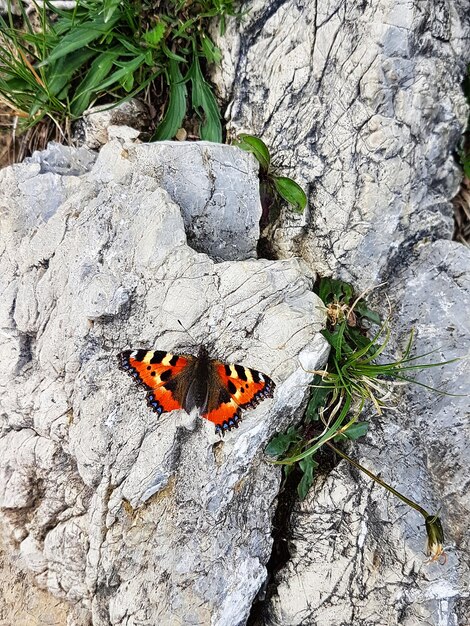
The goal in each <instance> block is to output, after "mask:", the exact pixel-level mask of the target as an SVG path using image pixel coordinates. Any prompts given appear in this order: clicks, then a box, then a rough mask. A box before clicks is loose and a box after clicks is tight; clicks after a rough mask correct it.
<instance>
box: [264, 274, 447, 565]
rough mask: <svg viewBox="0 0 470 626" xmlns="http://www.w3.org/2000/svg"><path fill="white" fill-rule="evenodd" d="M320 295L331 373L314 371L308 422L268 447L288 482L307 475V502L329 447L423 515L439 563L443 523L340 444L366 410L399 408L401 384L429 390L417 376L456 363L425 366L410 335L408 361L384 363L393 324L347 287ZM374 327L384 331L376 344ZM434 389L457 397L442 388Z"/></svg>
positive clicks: (358, 427)
mask: <svg viewBox="0 0 470 626" xmlns="http://www.w3.org/2000/svg"><path fill="white" fill-rule="evenodd" d="M318 295H319V297H320V298H321V300H322V301H323V303H324V304H325V306H326V311H327V327H326V328H325V329H324V330H323V331H322V334H323V336H324V337H325V338H326V339H327V341H328V343H329V344H330V347H331V349H330V355H329V358H328V363H327V365H326V367H325V369H324V370H317V371H314V372H312V374H313V375H314V377H313V381H312V387H311V389H312V390H311V394H310V399H309V402H308V405H307V409H306V412H305V415H304V418H303V420H302V423H301V424H300V425H299V426H295V427H294V426H291V427H290V428H289V429H288V430H287V432H285V433H281V434H278V435H277V436H275V437H274V438H273V439H272V440H271V442H270V443H269V444H268V446H267V448H266V454H267V455H269V456H271V457H278V458H277V460H275V461H273V463H275V464H278V465H283V466H284V471H285V474H286V476H287V475H288V474H289V473H290V472H291V471H292V470H293V469H294V468H298V469H299V470H300V473H301V476H302V477H301V479H300V481H299V483H298V486H297V492H298V496H299V498H300V499H304V498H305V497H306V495H307V493H308V491H309V489H310V487H311V486H312V484H313V481H314V476H315V470H316V469H317V468H318V466H319V462H318V460H317V459H316V458H315V457H316V456H317V455H318V453H319V452H320V450H322V448H324V446H328V447H329V448H330V449H331V450H333V451H334V452H335V453H336V454H338V455H339V456H341V457H342V458H344V459H346V460H348V461H349V462H350V463H351V464H352V465H353V466H354V467H356V468H357V469H359V470H361V471H362V472H364V473H365V474H367V475H368V476H369V477H370V478H372V479H373V480H375V481H376V482H377V483H379V484H380V485H381V486H382V487H384V488H386V489H387V490H389V491H390V492H391V493H393V494H394V495H395V496H397V497H398V498H400V499H401V500H402V501H403V502H405V503H406V504H408V505H409V506H411V507H412V508H414V509H415V510H417V511H418V512H419V513H421V514H422V515H423V517H424V520H425V525H426V531H427V534H428V554H429V556H430V557H431V560H439V559H441V557H443V555H444V552H443V541H444V539H443V532H442V525H441V522H440V520H439V518H438V517H437V516H435V515H431V514H429V513H428V512H427V511H425V510H424V509H423V508H422V507H421V506H420V505H419V504H416V503H415V502H413V501H412V500H410V499H409V498H407V497H405V496H404V495H403V494H401V493H399V492H398V491H396V490H395V489H394V488H393V487H391V486H390V485H388V484H387V483H385V482H384V481H383V480H381V479H380V478H378V477H377V476H375V475H374V474H373V473H372V472H370V471H369V470H367V469H366V468H364V467H363V466H361V465H359V464H358V463H357V462H356V461H354V460H353V459H352V458H351V457H350V456H349V455H347V454H346V453H345V452H344V451H343V450H342V449H340V448H339V447H337V445H335V444H336V443H338V444H341V442H343V443H344V442H347V441H354V440H356V439H359V438H360V437H362V436H363V435H365V434H366V433H367V430H368V428H369V423H368V422H367V421H359V420H360V417H361V416H362V415H363V412H364V409H365V408H366V406H367V405H368V406H369V407H370V406H372V407H373V408H374V409H375V412H376V413H377V414H382V413H383V412H384V411H385V410H388V409H392V408H394V405H393V402H394V400H395V394H394V390H395V388H396V386H397V385H403V384H408V383H414V384H418V385H422V386H424V387H427V385H423V383H421V382H419V381H417V380H415V379H414V378H412V373H413V372H414V371H415V370H418V371H420V370H423V369H426V368H430V367H437V366H440V365H445V364H448V363H452V362H454V361H456V360H457V359H453V360H451V361H445V362H443V363H431V364H425V363H421V362H419V361H420V359H422V358H423V357H425V356H427V354H423V355H419V356H411V349H412V343H413V333H411V335H410V338H409V340H408V343H407V346H406V348H405V351H404V354H403V356H402V357H401V358H400V359H397V360H391V361H388V360H385V359H384V357H383V355H384V352H385V350H386V348H387V346H388V343H389V340H390V335H391V329H390V322H389V320H388V319H387V320H385V321H382V320H381V319H380V317H379V316H378V315H377V314H376V313H375V312H374V311H372V310H371V309H369V307H368V305H367V303H366V301H365V300H364V299H363V298H362V297H361V296H359V297H358V298H355V296H354V291H353V288H352V286H351V285H349V284H348V283H345V282H342V281H338V280H333V279H328V278H326V279H322V280H321V281H320V283H319V286H318ZM374 326H375V327H376V329H377V330H376V331H375V332H374V333H373V334H372V338H369V336H370V334H371V332H370V330H371V328H372V327H374ZM427 388H428V389H432V388H430V387H427ZM433 391H436V392H437V393H445V394H446V395H452V394H447V393H446V392H443V391H441V390H436V389H434V390H433Z"/></svg>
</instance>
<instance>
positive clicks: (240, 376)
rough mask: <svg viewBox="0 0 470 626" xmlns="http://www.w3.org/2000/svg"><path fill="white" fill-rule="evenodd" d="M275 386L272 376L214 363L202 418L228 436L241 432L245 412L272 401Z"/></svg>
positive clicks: (217, 430) (242, 367) (243, 367)
mask: <svg viewBox="0 0 470 626" xmlns="http://www.w3.org/2000/svg"><path fill="white" fill-rule="evenodd" d="M275 386H276V385H275V384H274V382H273V381H272V380H271V379H270V378H269V376H266V374H262V373H261V372H258V371H257V370H253V369H250V368H249V367H245V366H244V365H232V364H226V363H222V362H220V361H215V360H213V361H211V371H210V380H209V384H208V397H207V403H206V406H205V407H204V408H203V410H202V417H204V418H205V419H207V420H209V421H210V422H213V423H214V424H215V432H216V433H222V434H224V432H225V431H227V430H231V429H232V428H238V424H239V422H240V420H241V411H242V410H243V409H252V408H254V407H255V406H257V405H258V404H259V403H260V402H261V401H262V400H264V399H265V398H272V396H273V393H274V388H275Z"/></svg>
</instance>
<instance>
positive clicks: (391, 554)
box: [263, 241, 470, 626]
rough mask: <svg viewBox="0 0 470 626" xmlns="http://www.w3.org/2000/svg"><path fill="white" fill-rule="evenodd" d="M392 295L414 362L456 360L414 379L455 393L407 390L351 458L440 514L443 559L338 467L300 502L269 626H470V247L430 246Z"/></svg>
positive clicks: (392, 502) (373, 490) (413, 517)
mask: <svg viewBox="0 0 470 626" xmlns="http://www.w3.org/2000/svg"><path fill="white" fill-rule="evenodd" d="M430 284H432V285H433V292H431V291H430V288H429V285H430ZM392 288H393V292H394V293H395V294H396V295H397V297H398V299H399V301H400V302H401V304H400V309H399V310H398V311H397V317H398V319H399V320H400V323H401V324H402V325H403V329H404V330H405V329H409V328H410V327H414V328H415V329H416V333H417V339H416V348H415V352H416V354H425V353H428V352H430V351H433V350H435V352H433V353H432V354H428V355H427V356H426V357H423V358H421V359H419V361H417V362H424V363H426V362H427V363H431V362H436V361H442V360H445V359H448V358H451V357H456V356H459V357H463V358H462V359H461V360H459V361H457V362H456V363H454V364H451V365H447V366H442V367H438V368H431V369H428V370H425V371H424V372H421V373H420V374H419V376H418V378H417V380H419V381H420V382H421V383H424V384H426V385H428V386H430V387H433V388H435V389H442V390H443V391H447V392H448V393H452V394H460V395H456V396H448V395H438V394H436V392H432V391H430V390H427V389H425V388H422V387H414V388H413V389H409V390H407V392H406V396H405V398H404V399H403V401H402V403H401V404H400V406H401V407H402V408H401V410H400V411H399V412H393V413H388V414H386V416H384V417H382V419H380V420H378V419H377V417H375V418H374V420H373V421H372V425H371V428H372V430H371V432H370V433H369V435H368V437H367V441H366V443H365V444H362V445H361V446H359V447H358V446H355V447H354V452H352V455H353V456H354V457H355V458H358V449H359V455H360V456H359V458H358V460H359V461H360V462H361V463H362V464H363V465H365V466H366V467H367V468H368V469H370V470H372V471H373V472H374V473H376V474H380V476H381V478H383V479H384V480H386V481H387V482H389V483H391V484H392V485H393V486H394V487H395V488H397V489H398V490H399V491H401V492H402V493H403V494H404V495H407V496H409V497H410V498H412V499H413V500H415V501H417V502H418V503H420V504H421V505H422V506H423V507H424V508H425V509H426V510H427V511H428V512H430V513H436V512H437V511H440V513H439V514H440V516H441V518H442V521H443V525H444V530H445V535H446V550H447V562H446V564H445V565H444V566H442V565H439V564H437V563H433V564H429V562H427V560H426V558H425V556H424V547H425V545H424V539H425V531H424V525H423V518H422V516H421V515H419V514H418V513H416V512H414V511H412V510H411V509H409V508H408V507H407V506H406V505H404V504H402V503H401V502H399V501H398V500H396V499H395V498H394V497H393V496H391V495H390V494H388V493H387V492H385V491H384V490H383V489H381V488H380V487H378V486H376V485H374V484H373V483H372V482H371V481H369V480H368V479H367V478H365V477H364V476H363V475H361V474H360V473H359V472H357V471H355V472H352V473H351V472H350V471H349V470H348V468H347V467H345V462H342V463H341V464H340V466H339V467H338V468H337V469H336V470H335V471H333V472H332V473H331V474H330V475H329V476H328V477H327V478H324V479H322V480H319V481H317V483H316V485H315V488H314V489H313V490H312V491H311V492H310V493H309V495H308V498H307V500H306V501H305V502H303V503H300V504H297V505H296V507H295V510H294V512H293V515H292V518H291V522H290V534H289V540H290V555H291V557H290V559H289V561H288V562H287V564H286V566H285V567H284V568H283V569H282V570H281V571H280V572H279V573H278V575H277V578H276V581H275V582H276V586H275V590H274V592H273V594H272V596H271V597H270V599H269V601H268V602H267V603H266V607H265V612H264V617H265V620H264V622H263V623H265V624H270V625H271V624H272V625H273V626H274V625H275V626H284V625H285V624H289V625H290V626H295V625H300V624H316V623H321V624H322V625H324V626H333V625H336V624H339V623H345V624H348V625H349V624H366V623H367V624H380V625H382V624H388V625H390V626H392V625H393V626H395V625H396V626H402V625H405V626H418V624H423V623H426V624H435V625H436V626H437V625H439V626H442V625H446V626H454V625H458V626H464V625H465V624H466V623H467V617H468V615H469V609H470V604H469V596H468V581H469V580H470V565H469V563H470V559H469V556H470V549H469V548H470V546H469V540H468V538H469V530H470V528H469V522H468V520H469V514H470V498H469V496H468V490H467V489H466V488H465V484H466V481H467V474H468V467H469V464H470V454H469V450H468V445H467V442H468V439H469V436H470V421H469V416H470V415H469V410H468V397H469V395H470V381H469V377H468V358H469V354H468V337H469V336H470V325H469V319H468V310H469V307H470V252H469V250H468V249H466V248H465V247H464V246H462V245H460V244H456V243H452V242H445V241H439V242H435V243H434V244H430V245H427V246H425V247H424V248H423V249H422V250H421V253H420V254H419V256H418V257H417V258H416V260H415V262H414V263H413V264H412V265H411V266H410V267H409V268H408V269H405V270H403V271H402V272H401V273H400V275H399V276H398V277H397V279H396V281H395V283H394V285H393V287H392ZM434 294H438V298H436V297H435V295H434ZM403 335H404V336H403V338H402V340H403V344H405V342H406V339H407V337H406V336H405V333H403ZM361 456H362V458H361Z"/></svg>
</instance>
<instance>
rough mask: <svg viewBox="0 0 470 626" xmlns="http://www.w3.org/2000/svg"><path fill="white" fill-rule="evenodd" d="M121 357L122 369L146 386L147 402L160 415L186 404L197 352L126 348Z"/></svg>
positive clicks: (119, 357) (119, 356)
mask: <svg viewBox="0 0 470 626" xmlns="http://www.w3.org/2000/svg"><path fill="white" fill-rule="evenodd" d="M118 359H119V365H120V367H121V369H123V370H124V371H126V372H127V373H128V374H130V376H132V378H133V379H134V380H135V381H136V382H137V383H138V384H140V385H141V386H143V387H144V388H145V389H147V391H148V393H147V403H148V405H149V406H150V408H151V409H153V410H154V411H155V412H156V413H158V415H161V414H162V413H167V412H168V411H174V410H175V409H182V408H184V405H185V398H186V394H187V391H188V387H189V384H190V382H191V379H192V372H193V368H194V364H195V361H196V358H195V357H194V356H192V355H190V354H184V355H177V354H171V353H170V352H164V351H163V350H155V351H152V350H124V352H121V353H120V354H119V355H118Z"/></svg>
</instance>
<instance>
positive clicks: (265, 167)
mask: <svg viewBox="0 0 470 626" xmlns="http://www.w3.org/2000/svg"><path fill="white" fill-rule="evenodd" d="M234 145H235V146H238V147H239V148H241V149H242V150H245V152H251V153H252V154H253V155H254V156H255V158H256V160H257V161H258V162H259V165H260V174H259V177H260V195H261V205H262V207H263V214H262V217H261V225H262V226H265V225H266V224H267V223H268V222H269V220H270V218H271V217H272V214H273V213H274V211H275V210H276V209H277V210H278V209H279V206H278V199H279V198H282V199H283V200H285V201H286V202H287V203H288V204H289V205H290V206H291V207H292V210H293V211H295V213H303V212H304V210H305V207H306V206H307V196H306V194H305V191H304V190H303V189H302V187H300V185H298V184H297V183H296V182H295V180H292V178H288V177H287V176H279V175H278V174H277V173H276V168H274V167H273V165H272V161H271V155H270V153H269V150H268V148H267V146H266V144H265V143H264V141H262V140H261V139H259V137H254V136H253V135H247V134H246V133H242V134H240V135H238V138H237V140H236V141H235V142H234Z"/></svg>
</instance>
